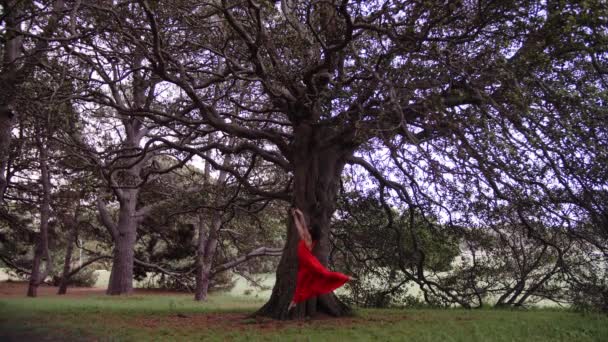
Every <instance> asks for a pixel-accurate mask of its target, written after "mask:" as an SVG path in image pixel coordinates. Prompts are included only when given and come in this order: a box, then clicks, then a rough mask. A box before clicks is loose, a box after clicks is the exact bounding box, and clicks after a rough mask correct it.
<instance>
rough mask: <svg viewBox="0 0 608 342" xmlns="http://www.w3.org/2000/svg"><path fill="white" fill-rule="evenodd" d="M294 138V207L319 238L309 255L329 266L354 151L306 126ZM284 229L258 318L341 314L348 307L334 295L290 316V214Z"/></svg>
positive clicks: (294, 262) (293, 240)
mask: <svg viewBox="0 0 608 342" xmlns="http://www.w3.org/2000/svg"><path fill="white" fill-rule="evenodd" d="M294 133H295V139H294V150H293V151H294V152H293V158H292V160H293V164H294V168H293V169H294V170H295V171H294V173H295V175H294V176H295V177H294V190H293V191H294V193H293V202H294V205H295V206H296V207H298V208H300V209H301V210H302V211H303V212H304V214H305V215H306V217H307V218H308V220H309V222H308V226H309V227H311V226H312V225H317V226H318V227H319V228H320V240H319V241H318V243H317V244H316V245H315V247H314V249H313V254H314V256H316V257H317V258H318V259H319V261H320V262H321V264H323V265H324V266H327V265H328V262H329V228H330V219H331V216H332V214H333V212H334V211H335V209H336V196H337V193H338V190H339V185H340V176H341V174H342V170H343V169H344V165H345V160H346V158H348V157H349V156H351V155H352V153H353V152H352V151H353V149H352V148H350V147H349V146H347V144H346V143H344V144H335V143H327V141H328V140H325V142H324V139H326V138H327V137H329V136H331V135H332V132H331V131H329V129H323V128H320V127H315V128H313V127H312V125H309V124H307V123H302V124H299V125H298V126H297V127H296V128H295V132H294ZM288 216H289V224H288V227H287V238H286V243H285V250H284V251H283V255H282V257H281V260H280V262H279V266H278V268H277V272H276V283H275V285H274V288H273V290H272V294H271V297H270V299H269V300H268V302H267V303H266V304H265V305H264V306H263V307H262V308H260V309H259V310H258V312H257V313H256V315H261V316H267V317H271V318H274V319H280V320H286V319H299V318H304V317H307V316H309V317H314V316H315V315H316V314H317V313H324V314H329V315H331V316H336V317H339V316H345V315H348V314H349V313H350V309H349V308H348V307H347V306H346V305H345V304H344V303H342V302H341V301H340V300H339V299H338V298H337V297H336V296H335V295H334V294H333V293H331V294H327V295H323V296H319V297H317V298H313V299H311V300H308V301H307V302H306V303H302V304H300V305H298V306H297V307H296V308H295V309H294V310H293V311H292V312H288V311H287V308H288V306H289V303H290V301H291V299H292V298H293V294H294V292H295V284H296V277H297V272H298V257H297V245H298V241H299V236H298V234H297V231H296V229H295V226H294V222H293V219H292V217H291V215H290V214H288Z"/></svg>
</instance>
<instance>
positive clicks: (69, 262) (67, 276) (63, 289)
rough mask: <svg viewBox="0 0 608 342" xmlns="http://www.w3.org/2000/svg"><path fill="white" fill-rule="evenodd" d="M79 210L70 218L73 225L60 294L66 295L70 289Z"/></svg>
mask: <svg viewBox="0 0 608 342" xmlns="http://www.w3.org/2000/svg"><path fill="white" fill-rule="evenodd" d="M77 212H78V210H76V211H75V212H74V219H73V220H69V221H70V222H69V223H70V224H71V225H72V230H71V234H70V237H69V239H68V245H67V247H66V250H65V259H64V260H63V273H62V274H61V281H60V282H59V290H58V291H57V294H58V295H64V294H66V293H67V291H68V283H69V281H70V268H71V265H72V252H73V251H74V245H75V244H76V240H77V239H78V226H77V223H76V222H77V221H76V215H77Z"/></svg>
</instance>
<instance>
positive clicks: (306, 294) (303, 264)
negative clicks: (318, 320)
mask: <svg viewBox="0 0 608 342" xmlns="http://www.w3.org/2000/svg"><path fill="white" fill-rule="evenodd" d="M298 262H299V264H298V279H297V282H296V293H295V295H294V296H293V301H294V302H296V303H300V302H303V301H306V300H308V299H310V298H312V297H316V296H319V295H322V294H325V293H329V292H331V291H333V290H335V289H337V288H338V287H340V286H342V285H344V283H346V282H347V281H348V280H349V277H348V276H347V275H344V274H342V273H339V272H332V271H330V270H328V269H327V268H325V267H324V266H323V265H321V263H320V262H319V260H318V259H317V258H316V257H315V256H314V255H312V253H311V251H310V250H309V249H308V248H307V247H306V244H305V243H304V241H303V240H300V242H299V243H298Z"/></svg>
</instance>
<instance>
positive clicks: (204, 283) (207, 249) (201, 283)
mask: <svg viewBox="0 0 608 342" xmlns="http://www.w3.org/2000/svg"><path fill="white" fill-rule="evenodd" d="M231 160H232V157H231V156H230V155H227V156H226V158H225V159H224V162H223V165H224V166H229V165H230V162H231ZM210 173H211V167H210V164H209V163H205V182H208V184H211V179H210ZM227 177H228V173H227V172H226V171H223V170H222V171H220V174H219V176H218V179H217V181H216V191H219V192H220V193H221V190H222V189H224V186H225V182H226V179H227ZM215 197H216V198H215V200H214V202H215V204H216V205H217V204H218V203H220V202H221V198H220V195H219V194H216V195H215ZM212 217H213V218H212V219H211V224H210V225H209V231H208V233H207V234H205V223H204V221H203V217H202V215H201V216H200V217H199V230H198V247H197V260H196V291H195V293H194V300H197V301H202V300H206V299H207V293H208V292H209V284H210V283H211V268H212V267H213V260H214V259H215V253H216V251H217V244H218V237H219V234H220V229H221V228H222V217H221V215H220V213H219V212H214V213H213V216H212Z"/></svg>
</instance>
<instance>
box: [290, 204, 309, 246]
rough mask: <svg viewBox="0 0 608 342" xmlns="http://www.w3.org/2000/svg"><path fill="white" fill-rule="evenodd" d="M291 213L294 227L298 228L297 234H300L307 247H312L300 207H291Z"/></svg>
mask: <svg viewBox="0 0 608 342" xmlns="http://www.w3.org/2000/svg"><path fill="white" fill-rule="evenodd" d="M291 214H292V216H293V221H294V223H295V225H296V229H297V230H298V235H300V239H301V240H304V243H306V246H307V247H308V249H312V237H311V236H310V233H309V232H308V228H307V227H306V220H305V219H304V213H302V211H301V210H300V209H297V208H293V209H292V210H291Z"/></svg>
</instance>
